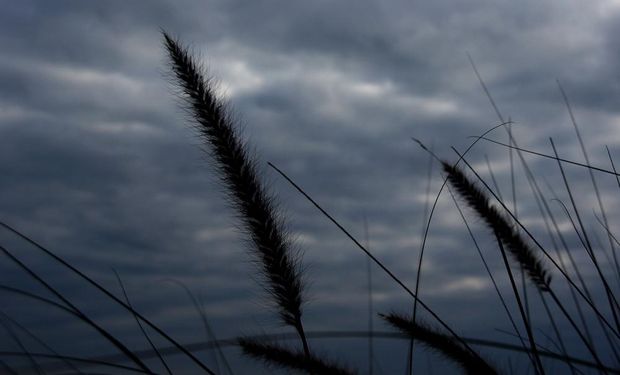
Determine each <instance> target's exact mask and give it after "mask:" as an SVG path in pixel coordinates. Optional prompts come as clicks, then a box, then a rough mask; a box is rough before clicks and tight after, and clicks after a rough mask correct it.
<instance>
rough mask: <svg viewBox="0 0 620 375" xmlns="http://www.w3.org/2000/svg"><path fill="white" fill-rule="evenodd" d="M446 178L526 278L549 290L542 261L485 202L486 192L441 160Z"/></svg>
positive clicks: (497, 212) (488, 203)
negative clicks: (493, 233)
mask: <svg viewBox="0 0 620 375" xmlns="http://www.w3.org/2000/svg"><path fill="white" fill-rule="evenodd" d="M442 166H443V170H444V172H446V174H447V177H448V181H449V182H450V184H451V185H452V186H453V187H454V189H455V190H456V191H457V192H458V193H459V195H460V196H461V197H463V199H465V201H466V202H467V204H468V205H469V206H470V207H471V208H472V209H473V210H474V211H476V213H477V214H478V215H479V216H480V217H481V218H483V219H484V221H485V222H486V223H487V225H488V226H489V227H490V228H491V229H492V230H493V231H494V232H495V233H496V234H497V236H498V237H499V239H500V240H501V241H502V243H503V244H504V245H505V246H506V248H507V249H508V251H509V252H510V254H511V255H512V257H513V258H514V259H515V260H516V261H517V263H519V265H520V266H521V267H522V268H523V269H524V270H525V271H526V272H527V274H528V276H529V278H530V280H531V281H532V282H533V283H534V285H536V286H537V287H538V288H539V289H540V290H541V291H543V292H546V291H548V290H549V285H550V283H551V275H550V274H549V272H548V271H547V270H546V269H545V267H544V265H543V263H542V261H541V260H540V259H539V258H538V257H537V256H536V255H535V254H534V251H533V250H532V248H531V247H530V246H529V245H528V244H527V243H526V242H525V240H524V239H523V238H522V237H521V236H520V235H519V233H518V232H517V230H516V229H515V228H514V225H511V224H510V223H509V222H508V220H507V219H506V218H505V217H504V215H502V214H501V213H500V212H499V210H497V208H495V207H494V206H493V205H491V203H490V202H489V198H488V197H487V195H486V194H484V193H483V192H482V190H480V189H479V188H478V187H477V186H476V184H474V183H473V182H472V181H470V180H469V179H468V178H467V176H466V175H465V173H463V172H462V171H461V170H460V169H459V168H458V167H455V166H453V165H451V164H449V163H447V162H444V161H442Z"/></svg>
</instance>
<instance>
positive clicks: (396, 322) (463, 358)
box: [379, 313, 498, 375]
mask: <svg viewBox="0 0 620 375" xmlns="http://www.w3.org/2000/svg"><path fill="white" fill-rule="evenodd" d="M379 316H381V317H382V318H383V319H384V320H385V321H386V322H388V323H389V324H391V325H392V326H394V327H396V328H397V329H398V330H400V331H401V332H403V333H404V334H405V335H407V336H409V337H411V338H415V339H416V340H418V341H420V342H421V343H422V344H424V345H426V346H427V347H429V348H431V349H434V350H436V351H438V352H440V353H441V354H443V355H444V356H446V357H447V358H448V359H450V360H452V361H454V362H455V363H456V364H458V365H459V366H460V367H461V368H462V369H463V370H464V371H465V373H467V374H471V375H473V374H476V375H482V374H489V375H490V374H498V372H497V371H496V370H495V369H494V368H493V367H491V365H489V364H488V363H486V362H485V361H484V360H483V359H481V358H480V356H475V355H473V354H472V353H471V351H469V350H467V349H466V348H465V347H463V345H461V344H460V343H459V342H457V341H456V340H454V339H453V338H452V337H450V336H448V335H444V334H442V333H439V332H437V331H436V330H434V329H432V328H430V327H429V326H427V325H425V324H421V323H416V322H414V321H413V320H412V319H411V318H410V317H405V316H402V315H399V314H396V313H390V314H387V315H384V314H379Z"/></svg>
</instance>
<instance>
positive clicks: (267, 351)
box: [238, 338, 357, 375]
mask: <svg viewBox="0 0 620 375" xmlns="http://www.w3.org/2000/svg"><path fill="white" fill-rule="evenodd" d="M238 342H239V346H241V349H242V350H243V353H245V354H246V355H248V356H250V357H254V358H256V359H260V360H262V361H264V362H265V363H266V364H267V365H269V366H278V367H282V368H286V369H290V370H299V371H303V372H305V373H308V374H314V375H317V374H321V375H354V374H357V372H355V371H353V370H350V369H347V368H344V367H342V366H339V365H337V364H335V363H332V362H330V361H327V360H325V359H323V358H319V357H317V356H315V355H309V356H307V355H305V354H304V353H303V352H300V351H296V350H289V349H286V348H284V347H282V346H279V345H276V344H268V343H263V342H259V341H257V340H253V339H249V338H241V339H239V340H238Z"/></svg>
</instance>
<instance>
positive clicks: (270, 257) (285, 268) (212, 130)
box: [163, 32, 307, 352]
mask: <svg viewBox="0 0 620 375" xmlns="http://www.w3.org/2000/svg"><path fill="white" fill-rule="evenodd" d="M163 37H164V45H165V48H166V49H167V51H168V54H169V56H170V61H171V65H172V70H173V72H174V74H175V76H176V78H177V79H178V85H179V87H180V88H181V90H182V92H183V96H184V99H185V101H186V104H187V106H188V109H189V111H190V113H191V114H192V116H193V119H194V120H195V121H196V123H197V126H196V128H197V130H198V132H199V135H200V137H201V138H202V139H204V141H205V142H206V143H207V144H208V145H209V146H210V152H211V155H212V157H213V158H214V159H215V161H216V165H217V168H218V169H219V172H220V177H221V179H222V180H223V182H224V183H225V185H226V187H227V191H228V197H229V200H230V202H231V204H232V205H233V206H234V207H235V208H236V209H237V211H238V212H239V216H240V218H241V220H242V221H243V224H244V225H245V228H246V229H247V231H248V233H249V235H250V237H251V239H252V242H253V244H254V246H253V249H252V250H253V253H254V254H255V255H256V257H257V261H258V262H257V263H259V264H260V266H261V271H262V274H263V276H264V277H265V280H266V282H265V287H266V289H267V290H268V291H269V292H270V293H271V295H272V296H273V298H274V299H275V301H276V304H277V308H278V312H279V315H280V318H281V320H282V321H283V322H284V323H285V324H288V325H290V326H293V327H294V328H295V329H296V330H297V331H298V333H299V334H300V336H301V338H302V341H303V343H304V349H305V350H306V352H307V343H306V340H305V335H304V333H303V327H302V324H301V316H302V308H301V305H302V302H303V283H302V277H301V269H300V265H299V254H298V252H297V251H296V250H295V249H293V248H292V247H291V243H290V242H289V240H288V239H287V237H288V236H287V233H286V231H285V230H284V226H283V224H282V222H281V220H280V218H279V216H278V214H277V212H276V207H275V202H274V200H273V198H272V197H270V196H269V195H268V194H267V192H266V191H265V189H264V187H263V185H261V183H260V181H259V178H258V173H257V168H256V162H255V160H253V159H252V158H251V157H250V155H249V154H248V151H247V147H246V146H245V144H243V142H242V141H241V140H240V139H239V136H238V131H237V129H236V127H235V123H234V121H233V120H232V118H231V116H230V114H229V113H228V112H227V111H226V108H225V105H224V104H223V103H222V101H220V100H219V99H218V98H217V96H216V94H215V92H214V88H213V85H212V82H211V80H209V79H208V78H207V77H206V76H205V74H204V73H203V71H202V70H201V69H200V68H199V66H198V64H197V63H196V62H195V61H194V59H193V58H192V56H191V55H190V54H189V52H188V50H187V48H185V47H183V46H182V45H180V44H179V43H178V42H177V41H176V40H175V39H173V38H171V37H170V36H169V35H168V34H166V33H165V32H164V33H163Z"/></svg>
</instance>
